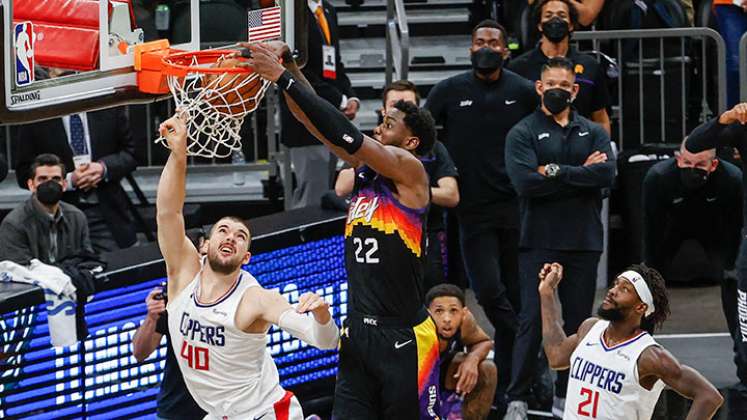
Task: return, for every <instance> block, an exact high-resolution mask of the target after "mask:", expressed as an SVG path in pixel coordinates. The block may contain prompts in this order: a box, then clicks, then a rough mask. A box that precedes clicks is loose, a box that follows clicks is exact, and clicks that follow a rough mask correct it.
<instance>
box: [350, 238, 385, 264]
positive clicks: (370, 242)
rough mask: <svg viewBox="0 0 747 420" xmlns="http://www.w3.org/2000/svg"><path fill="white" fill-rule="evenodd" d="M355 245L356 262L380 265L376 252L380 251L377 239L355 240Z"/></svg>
mask: <svg viewBox="0 0 747 420" xmlns="http://www.w3.org/2000/svg"><path fill="white" fill-rule="evenodd" d="M353 245H355V261H356V262H359V263H363V264H378V263H379V257H377V256H376V255H375V254H376V251H378V250H379V242H378V241H377V240H376V238H365V239H362V238H356V237H354V238H353Z"/></svg>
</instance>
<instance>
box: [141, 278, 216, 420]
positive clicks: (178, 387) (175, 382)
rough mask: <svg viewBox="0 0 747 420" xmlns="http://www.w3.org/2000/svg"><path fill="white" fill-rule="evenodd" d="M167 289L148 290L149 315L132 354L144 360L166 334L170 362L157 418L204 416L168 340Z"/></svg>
mask: <svg viewBox="0 0 747 420" xmlns="http://www.w3.org/2000/svg"><path fill="white" fill-rule="evenodd" d="M164 293H165V290H164V289H162V288H160V287H156V288H155V289H153V290H151V291H150V293H148V297H147V298H146V299H145V304H146V306H147V307H148V315H147V316H146V317H145V320H144V321H143V323H142V324H141V325H140V327H139V328H138V329H137V331H136V332H135V335H134V336H133V337H132V354H133V356H135V359H137V361H138V362H143V361H144V360H145V359H147V358H148V357H149V356H150V355H151V353H153V351H154V350H155V349H156V348H157V347H158V345H159V344H161V337H163V336H164V335H165V336H166V340H167V342H166V363H165V365H164V368H163V380H161V390H160V391H159V392H158V404H157V407H156V418H157V419H159V420H180V419H200V418H203V417H205V414H206V413H205V412H204V411H202V409H201V408H200V406H199V405H197V403H196V402H195V400H194V399H192V395H190V393H189V391H188V390H187V387H186V386H185V385H184V377H182V372H181V370H179V364H178V362H177V360H176V357H175V356H174V351H173V350H172V348H171V344H169V343H168V339H169V327H168V313H167V312H166V300H165V299H164Z"/></svg>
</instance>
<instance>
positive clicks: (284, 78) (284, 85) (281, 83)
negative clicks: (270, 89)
mask: <svg viewBox="0 0 747 420" xmlns="http://www.w3.org/2000/svg"><path fill="white" fill-rule="evenodd" d="M294 83H296V79H294V78H293V75H292V74H291V73H290V72H289V71H288V70H285V71H284V72H283V74H281V75H280V77H278V81H277V82H275V84H276V85H278V87H279V88H280V89H283V90H286V91H287V90H288V89H289V88H290V87H291V85H292V84H294Z"/></svg>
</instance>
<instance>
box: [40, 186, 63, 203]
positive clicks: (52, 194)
mask: <svg viewBox="0 0 747 420" xmlns="http://www.w3.org/2000/svg"><path fill="white" fill-rule="evenodd" d="M36 199H37V200H39V202H40V203H42V204H44V205H46V206H53V205H55V204H57V203H59V202H60V200H61V199H62V185H60V184H59V183H57V182H55V181H46V182H43V183H41V184H39V186H38V187H36Z"/></svg>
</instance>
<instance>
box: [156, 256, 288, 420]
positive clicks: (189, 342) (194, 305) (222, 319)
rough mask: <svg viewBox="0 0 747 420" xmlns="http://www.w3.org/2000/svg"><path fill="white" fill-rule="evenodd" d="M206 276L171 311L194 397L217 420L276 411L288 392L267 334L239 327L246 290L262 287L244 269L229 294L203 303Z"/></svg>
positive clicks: (178, 353)
mask: <svg viewBox="0 0 747 420" xmlns="http://www.w3.org/2000/svg"><path fill="white" fill-rule="evenodd" d="M200 274H201V272H200V273H198V274H197V275H196V276H195V278H194V280H192V282H191V283H190V284H189V285H188V286H187V287H186V288H184V290H183V291H182V292H181V293H180V294H179V295H178V296H177V298H176V299H175V300H173V301H171V302H169V304H168V307H167V309H168V311H169V333H170V334H171V343H172V345H173V346H174V347H173V348H174V354H175V355H176V360H177V361H178V362H179V368H180V369H181V371H182V374H183V375H184V382H185V384H186V385H187V388H188V389H189V392H190V394H192V396H193V397H194V399H195V401H196V402H197V404H199V406H200V407H202V409H203V410H205V411H207V412H208V413H209V415H210V416H211V417H212V418H219V419H224V420H226V419H233V418H235V419H246V418H254V417H259V416H263V415H264V413H268V412H272V410H273V404H274V403H276V402H278V401H280V400H282V399H283V397H284V396H285V391H284V390H283V389H282V388H281V387H280V383H279V377H278V370H277V367H275V363H274V362H273V360H272V357H271V356H270V352H269V351H268V350H267V334H265V333H262V334H249V333H245V332H243V331H241V330H240V329H239V328H238V327H236V324H235V323H234V319H235V317H236V310H237V308H238V305H239V302H240V301H241V297H242V296H243V295H244V292H245V291H246V290H247V289H249V288H250V287H260V285H259V283H257V280H256V279H255V278H254V277H253V276H252V275H251V274H249V273H248V272H246V271H243V270H242V271H241V273H240V274H239V276H238V278H237V279H236V281H235V283H234V284H233V285H232V286H231V288H230V289H229V290H228V291H227V292H226V294H225V295H223V296H222V297H221V298H220V299H218V300H217V301H216V302H215V303H213V304H202V303H200V302H198V300H197V296H199V287H200Z"/></svg>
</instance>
